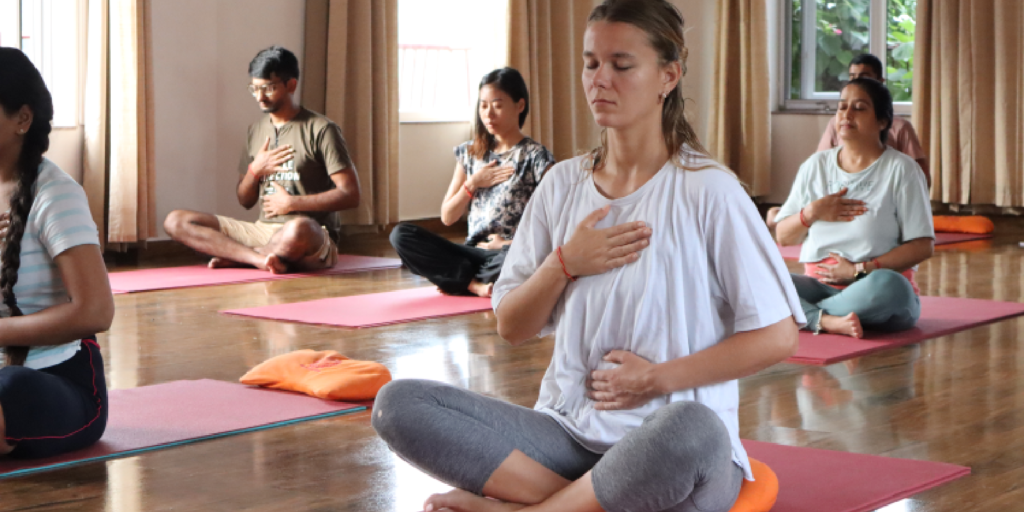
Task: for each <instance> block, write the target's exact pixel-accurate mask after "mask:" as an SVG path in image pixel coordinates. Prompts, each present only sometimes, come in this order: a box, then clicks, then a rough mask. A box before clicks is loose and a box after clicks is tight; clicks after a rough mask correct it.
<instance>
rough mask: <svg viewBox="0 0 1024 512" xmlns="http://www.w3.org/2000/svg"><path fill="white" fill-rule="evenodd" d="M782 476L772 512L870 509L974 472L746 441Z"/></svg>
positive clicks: (865, 511) (756, 455)
mask: <svg viewBox="0 0 1024 512" xmlns="http://www.w3.org/2000/svg"><path fill="white" fill-rule="evenodd" d="M743 446H744V447H746V449H747V453H748V454H749V455H750V456H751V457H753V458H755V459H757V460H759V461H761V462H764V463H765V464H767V465H768V467H770V468H772V470H773V471H775V474H776V475H778V477H779V497H778V500H777V501H776V502H775V506H774V507H772V512H869V511H872V510H876V509H878V508H881V507H884V506H886V505H889V504H892V503H895V502H897V501H899V500H902V499H904V498H908V497H910V496H913V495H915V494H917V493H919V492H921V491H925V490H928V489H931V488H933V487H938V486H940V485H942V484H945V483H947V482H951V481H953V480H956V479H957V478H961V477H963V476H967V475H968V474H970V472H971V470H970V468H967V467H964V466H957V465H953V464H946V463H943V462H928V461H919V460H907V459H893V458H890V457H879V456H877V455H861V454H856V453H846V452H836V451H831V450H819V449H815V448H802V447H795V446H784V445H780V444H774V443H764V442H760V441H746V440H745V441H743Z"/></svg>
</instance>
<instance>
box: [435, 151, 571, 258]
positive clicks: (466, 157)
mask: <svg viewBox="0 0 1024 512" xmlns="http://www.w3.org/2000/svg"><path fill="white" fill-rule="evenodd" d="M472 144H473V142H472V141H468V142H464V143H462V144H459V145H458V146H456V147H455V160H456V161H458V162H459V163H460V164H462V168H463V169H465V170H466V178H469V177H470V176H472V175H473V173H475V172H477V171H479V170H480V168H481V167H483V166H485V165H487V164H488V163H490V162H492V161H495V160H497V161H498V165H499V166H501V165H504V164H512V165H515V167H516V170H515V172H514V173H513V174H512V177H511V178H509V180H508V181H506V182H504V183H499V184H497V185H495V186H493V187H490V188H480V189H477V190H476V193H475V194H474V195H473V200H472V201H471V202H470V203H469V236H468V237H467V238H466V245H477V244H478V243H480V242H484V241H486V240H487V237H488V235H492V234H497V235H501V237H502V238H504V239H506V240H512V238H513V237H514V236H515V234H516V228H517V227H518V226H519V219H520V218H522V216H523V210H525V209H526V203H527V202H529V201H530V196H532V195H533V191H534V190H535V189H536V188H537V185H538V184H539V183H540V179H541V177H542V176H543V175H544V171H547V170H548V168H549V167H551V166H552V165H553V164H554V163H555V157H554V155H552V154H551V152H550V151H548V149H547V148H545V147H544V146H543V145H541V144H540V143H539V142H537V141H535V140H533V139H531V138H529V137H524V138H523V140H521V141H519V143H518V144H516V145H515V146H512V148H511V149H509V150H508V151H505V152H503V153H495V152H493V151H488V152H487V154H486V155H484V158H483V159H478V158H473V156H472V155H470V153H469V147H470V146H471V145H472Z"/></svg>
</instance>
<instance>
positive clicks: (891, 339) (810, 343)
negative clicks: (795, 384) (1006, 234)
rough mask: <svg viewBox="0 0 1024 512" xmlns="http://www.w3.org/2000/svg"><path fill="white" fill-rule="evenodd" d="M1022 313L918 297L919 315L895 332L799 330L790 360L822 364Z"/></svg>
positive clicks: (1012, 307)
mask: <svg viewBox="0 0 1024 512" xmlns="http://www.w3.org/2000/svg"><path fill="white" fill-rule="evenodd" d="M1020 315H1024V304H1021V303H1017V302H997V301H992V300H980V299H958V298H952V297H921V318H920V319H919V320H918V321H917V326H916V327H914V328H913V329H910V330H907V331H902V332H894V333H872V332H868V333H866V338H865V339H859V340H858V339H854V338H851V337H849V336H841V335H838V334H819V335H817V336H815V335H814V334H813V333H810V332H807V331H800V346H799V347H798V348H797V350H796V355H794V356H793V357H791V358H789V359H787V360H786V361H788V362H790V363H798V364H810V365H818V366H824V365H828V364H832V363H837V362H839V361H845V360H847V359H853V358H855V357H859V356H863V355H867V354H871V353H874V352H880V351H882V350H886V349H890V348H893V347H899V346H903V345H910V344H913V343H919V342H922V341H924V340H929V339H932V338H938V337H939V336H945V335H947V334H953V333H955V332H960V331H965V330H967V329H971V328H973V327H977V326H979V325H985V324H990V323H993V322H998V321H1000V320H1005V319H1007V318H1013V317H1015V316H1020Z"/></svg>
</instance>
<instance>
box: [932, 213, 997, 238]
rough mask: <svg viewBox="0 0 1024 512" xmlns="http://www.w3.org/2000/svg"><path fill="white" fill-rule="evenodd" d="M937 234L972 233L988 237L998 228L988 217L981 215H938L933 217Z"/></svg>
mask: <svg viewBox="0 0 1024 512" xmlns="http://www.w3.org/2000/svg"><path fill="white" fill-rule="evenodd" d="M933 220H934V222H935V232H936V233H970V234H975V235H987V234H989V233H991V232H993V231H995V229H996V226H995V224H992V221H991V220H990V219H989V218H988V217H982V216H980V215H969V216H959V215H936V216H934V217H933Z"/></svg>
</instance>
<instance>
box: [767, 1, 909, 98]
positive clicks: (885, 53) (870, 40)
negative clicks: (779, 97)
mask: <svg viewBox="0 0 1024 512" xmlns="http://www.w3.org/2000/svg"><path fill="white" fill-rule="evenodd" d="M783 1H784V5H785V8H786V12H787V16H786V17H785V18H784V19H785V20H786V23H785V25H786V27H785V29H786V30H785V33H786V41H788V44H787V45H786V46H787V47H786V48H784V50H785V58H783V59H780V60H781V61H782V62H783V63H784V65H785V66H786V68H785V70H784V72H783V74H782V76H783V77H785V78H784V82H785V83H784V84H783V86H782V91H783V96H784V97H783V103H784V105H785V107H786V108H789V109H823V108H832V109H834V108H835V104H836V103H837V102H838V99H839V91H840V90H841V89H842V86H843V84H844V83H845V82H846V80H848V79H849V72H848V68H849V65H850V61H851V60H852V59H853V58H854V57H856V56H857V55H859V54H861V53H871V54H874V55H875V56H876V57H878V58H879V59H880V60H881V61H882V65H883V67H885V78H886V85H888V86H889V91H890V92H891V93H892V96H893V100H895V101H896V102H897V109H898V110H904V111H906V110H908V109H909V105H910V102H911V101H912V92H911V87H912V82H913V77H914V74H913V69H914V29H915V18H914V16H915V13H916V11H917V0H783ZM900 107H902V108H900Z"/></svg>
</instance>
